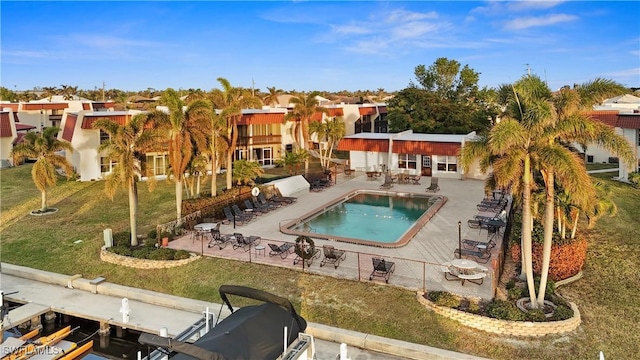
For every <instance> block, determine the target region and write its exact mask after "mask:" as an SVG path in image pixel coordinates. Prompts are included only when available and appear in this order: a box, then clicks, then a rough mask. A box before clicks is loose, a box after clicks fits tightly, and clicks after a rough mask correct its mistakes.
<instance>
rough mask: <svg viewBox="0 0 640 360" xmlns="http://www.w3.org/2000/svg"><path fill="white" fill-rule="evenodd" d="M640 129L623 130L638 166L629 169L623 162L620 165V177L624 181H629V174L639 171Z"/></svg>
mask: <svg viewBox="0 0 640 360" xmlns="http://www.w3.org/2000/svg"><path fill="white" fill-rule="evenodd" d="M639 131H640V129H622V136H624V138H625V139H627V141H628V142H629V144H631V146H632V148H633V150H634V153H635V157H636V162H635V164H636V166H635V167H631V168H629V167H627V166H625V165H624V164H623V163H622V162H620V163H619V165H618V177H619V179H620V180H622V181H627V180H629V173H631V172H634V171H638V163H639V161H640V144H638V132H639Z"/></svg>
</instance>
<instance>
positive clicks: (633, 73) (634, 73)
mask: <svg viewBox="0 0 640 360" xmlns="http://www.w3.org/2000/svg"><path fill="white" fill-rule="evenodd" d="M605 75H606V76H611V77H616V78H632V77H635V78H636V81H637V80H639V79H640V67H637V68H632V69H624V70H619V71H614V72H607V73H605Z"/></svg>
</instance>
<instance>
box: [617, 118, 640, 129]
mask: <svg viewBox="0 0 640 360" xmlns="http://www.w3.org/2000/svg"><path fill="white" fill-rule="evenodd" d="M616 126H617V127H619V128H622V129H640V115H620V116H618V121H617V122H616Z"/></svg>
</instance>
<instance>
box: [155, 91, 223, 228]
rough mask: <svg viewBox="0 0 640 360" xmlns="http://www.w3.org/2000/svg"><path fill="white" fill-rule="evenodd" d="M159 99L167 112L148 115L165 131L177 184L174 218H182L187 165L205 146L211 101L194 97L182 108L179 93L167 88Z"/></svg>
mask: <svg viewBox="0 0 640 360" xmlns="http://www.w3.org/2000/svg"><path fill="white" fill-rule="evenodd" d="M161 102H162V103H163V104H164V105H166V106H167V107H168V109H169V113H168V114H167V113H164V112H161V111H154V112H152V113H151V115H150V116H151V117H152V118H153V119H154V120H155V121H156V122H157V123H158V124H159V125H160V127H161V128H164V129H166V130H167V131H168V138H169V164H170V166H171V174H172V178H173V181H174V182H175V185H176V188H175V190H176V219H177V221H178V222H180V221H181V218H182V183H183V180H184V174H185V171H186V169H187V166H188V165H189V163H190V162H191V158H192V157H193V156H194V154H195V149H194V144H195V148H196V149H198V150H200V152H203V151H206V149H207V147H208V143H207V139H208V136H209V119H210V116H211V111H212V109H211V104H210V103H209V102H208V101H205V100H196V101H194V102H192V103H190V104H189V106H186V107H185V104H184V102H183V101H182V100H181V99H180V95H179V94H178V92H177V91H175V90H174V89H171V88H168V89H166V90H165V91H164V93H163V94H162V98H161Z"/></svg>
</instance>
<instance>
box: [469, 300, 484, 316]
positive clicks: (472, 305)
mask: <svg viewBox="0 0 640 360" xmlns="http://www.w3.org/2000/svg"><path fill="white" fill-rule="evenodd" d="M469 312H470V313H472V314H480V312H482V307H480V303H478V302H475V301H469Z"/></svg>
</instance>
